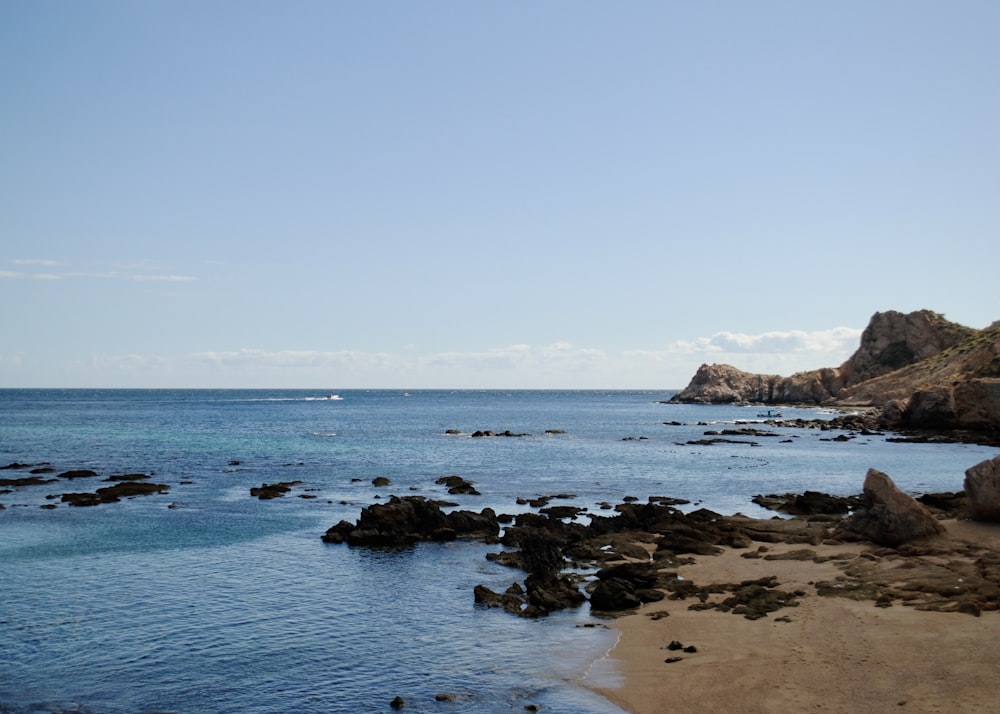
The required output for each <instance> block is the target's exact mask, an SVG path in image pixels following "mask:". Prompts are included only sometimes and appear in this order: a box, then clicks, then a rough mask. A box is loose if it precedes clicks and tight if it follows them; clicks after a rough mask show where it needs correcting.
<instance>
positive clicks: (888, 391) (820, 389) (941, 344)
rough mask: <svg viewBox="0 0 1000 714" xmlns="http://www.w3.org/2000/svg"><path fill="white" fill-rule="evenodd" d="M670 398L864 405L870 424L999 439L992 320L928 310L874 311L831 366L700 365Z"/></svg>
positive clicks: (997, 345)
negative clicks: (984, 323)
mask: <svg viewBox="0 0 1000 714" xmlns="http://www.w3.org/2000/svg"><path fill="white" fill-rule="evenodd" d="M671 401H673V402H683V403H703V404H725V403H735V402H740V403H759V404H765V405H793V404H809V405H822V406H827V407H837V408H844V409H861V410H869V411H870V413H871V415H872V419H871V425H872V426H873V427H875V428H884V429H894V430H901V429H902V430H932V431H935V432H940V433H948V434H950V435H952V436H953V437H955V438H969V439H971V440H976V441H980V442H988V443H1000V321H997V322H995V323H993V324H992V325H991V326H990V327H988V328H986V329H983V330H977V329H973V328H970V327H966V326H964V325H959V324H957V323H954V322H950V321H948V320H946V319H945V318H944V317H943V316H942V315H939V314H937V313H935V312H931V311H930V310H919V311H916V312H911V313H908V314H903V313H899V312H895V311H888V312H878V313H875V314H874V315H873V316H872V318H871V320H870V321H869V323H868V326H867V327H866V328H865V330H864V332H863V333H862V335H861V343H860V345H859V347H858V349H857V351H856V352H855V353H854V354H853V355H852V356H851V357H850V358H849V359H848V360H847V361H846V362H844V363H843V364H842V365H840V366H839V367H826V368H822V369H817V370H812V371H808V372H799V373H796V374H793V375H791V376H787V377H785V376H781V375H776V374H753V373H750V372H744V371H742V370H740V369H737V368H736V367H733V366H731V365H727V364H712V365H709V364H703V365H702V366H701V367H699V368H698V371H697V373H696V374H695V375H694V377H693V378H692V380H691V382H690V383H689V384H688V386H687V387H685V388H684V389H683V390H681V391H680V392H678V393H677V394H676V395H674V396H673V397H672V398H671Z"/></svg>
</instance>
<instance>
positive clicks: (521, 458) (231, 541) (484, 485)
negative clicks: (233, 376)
mask: <svg viewBox="0 0 1000 714" xmlns="http://www.w3.org/2000/svg"><path fill="white" fill-rule="evenodd" d="M324 396H326V394H325V393H322V392H307V391H266V390H254V391H239V390H224V391H213V390H148V391H146V390H126V391H103V390H97V391H94V390H68V391H61V390H0V462H2V463H10V462H13V461H18V462H22V463H38V462H50V463H51V464H52V466H53V467H54V468H56V469H57V470H58V471H62V470H66V469H70V468H91V469H94V470H96V471H98V472H99V474H100V475H101V477H106V476H109V475H112V474H116V473H126V472H144V473H153V474H154V477H153V480H154V481H156V482H158V483H166V484H169V485H170V486H171V489H170V492H169V493H167V494H163V495H155V496H145V497H140V498H135V499H130V500H126V501H123V502H121V503H116V504H106V505H102V506H98V507H93V508H73V507H69V506H66V505H64V504H59V505H58V507H57V508H55V509H53V510H48V509H42V508H40V506H42V505H45V504H52V503H57V504H58V501H53V500H52V499H48V498H46V496H49V495H51V494H53V493H61V492H64V491H75V490H80V491H83V490H93V489H94V488H96V487H98V486H101V485H106V484H102V483H99V482H98V480H97V479H81V480H75V481H73V482H72V483H71V484H67V483H65V482H63V483H58V484H51V485H41V486H30V487H24V488H18V489H13V490H11V491H10V492H8V493H2V494H0V503H2V504H4V506H5V509H4V510H2V511H0V593H2V596H3V599H2V603H3V604H2V608H0V662H3V663H4V666H3V667H2V668H0V711H9V712H25V711H86V712H108V713H110V714H119V713H121V714H125V713H131V712H141V711H154V710H156V711H173V712H340V711H343V712H378V711H391V709H390V707H389V702H390V701H391V700H392V698H393V697H395V696H397V695H399V696H402V697H403V698H404V699H405V700H406V701H407V703H408V707H407V710H409V711H442V712H443V711H463V712H504V711H523V708H524V706H525V704H528V703H534V704H538V705H539V706H542V707H544V710H545V711H549V712H567V713H568V712H582V713H584V714H587V713H590V712H593V713H594V714H603V713H606V712H616V711H618V710H617V709H616V708H614V707H613V706H612V705H610V704H608V703H606V702H604V701H603V700H601V699H600V698H598V697H596V696H594V695H592V694H590V693H589V692H588V691H586V690H585V689H581V688H580V687H578V686H577V683H578V680H580V678H581V677H583V676H584V675H585V673H587V672H588V670H589V668H590V666H591V664H592V662H593V661H594V660H595V659H596V658H599V657H600V655H601V653H602V652H603V651H604V650H606V649H607V648H608V647H609V646H610V645H611V644H612V643H613V641H614V632H613V631H611V630H608V629H605V628H603V627H581V625H593V624H595V622H596V621H594V620H593V619H592V618H591V617H590V615H589V612H588V611H587V609H586V607H584V608H582V609H581V610H579V611H576V612H570V613H563V614H559V615H556V616H553V617H550V618H547V619H545V620H541V621H526V620H521V619H519V618H515V617H512V616H510V615H507V614H506V613H502V612H499V611H491V610H481V609H478V608H476V607H474V605H473V602H472V589H473V587H474V586H475V585H476V584H478V583H483V584H486V585H488V586H490V587H493V588H494V589H503V588H505V587H506V586H507V585H508V584H510V583H511V582H513V581H514V580H519V579H521V574H520V573H518V572H516V571H510V570H507V569H505V568H502V567H500V566H498V565H496V564H494V563H492V562H490V561H488V560H487V559H486V558H485V555H486V553H487V552H489V551H490V550H496V547H488V546H484V545H481V544H478V543H460V542H459V543H448V544H436V545H429V544H428V545H420V546H417V547H415V548H410V549H403V550H388V551H378V550H374V551H373V550H359V549H351V548H348V547H345V546H331V545H326V544H323V543H322V542H321V541H320V536H321V535H322V533H323V532H324V531H325V530H326V528H327V527H329V526H330V525H333V524H334V523H336V522H338V521H339V520H341V519H347V520H352V521H353V520H355V519H356V518H357V516H358V513H359V511H360V509H361V508H362V507H364V506H365V505H368V504H370V503H373V502H375V501H376V500H378V499H380V498H386V497H388V495H390V494H393V493H395V494H398V495H407V494H411V493H416V494H422V495H426V496H429V497H447V498H449V499H451V500H457V501H459V502H460V504H461V507H463V508H471V509H475V510H479V509H481V508H484V507H486V506H489V507H492V508H494V509H496V510H497V512H507V513H514V512H518V511H522V510H526V509H527V507H525V506H519V505H518V504H517V503H516V500H517V498H518V497H530V496H538V495H549V494H554V493H565V492H570V493H573V494H575V499H574V500H573V503H574V504H575V505H580V506H586V507H589V508H591V509H592V510H596V509H598V508H599V504H601V503H603V502H605V501H610V502H613V503H614V502H618V501H620V500H621V499H622V498H624V497H625V496H635V497H638V498H640V499H645V498H647V497H649V496H655V495H661V496H674V497H681V498H687V499H690V500H691V501H692V506H691V507H696V506H704V507H708V508H712V509H714V510H717V511H720V512H724V513H733V512H736V511H741V512H744V513H749V514H758V513H760V511H759V510H758V509H757V508H756V507H755V506H753V504H751V503H750V498H751V497H752V496H753V495H754V494H756V493H773V492H785V491H802V490H806V489H816V490H823V491H827V492H830V493H838V494H850V493H857V492H858V491H859V490H860V486H861V482H862V480H863V478H864V473H865V471H866V470H867V468H868V467H869V466H874V467H876V468H879V469H880V470H882V471H885V472H886V473H888V474H890V475H891V476H892V477H893V478H894V480H895V481H896V482H897V484H898V485H899V486H900V487H901V488H903V489H905V490H908V491H911V492H923V491H944V490H959V489H960V488H961V481H962V475H963V472H964V470H965V469H966V468H968V467H969V466H971V465H972V464H974V463H977V462H979V461H981V460H983V459H985V458H991V457H992V456H995V455H996V454H997V453H998V450H997V449H995V448H988V447H979V446H971V445H922V444H893V443H887V442H886V441H885V439H884V438H883V437H878V436H864V437H861V436H859V437H857V438H854V439H852V440H850V441H847V442H843V443H840V442H831V441H829V440H828V439H829V437H831V436H833V435H834V434H831V433H830V432H820V431H818V430H794V429H778V430H776V431H777V432H778V433H779V436H777V437H769V438H757V439H754V441H755V442H757V444H758V445H756V446H752V445H750V444H724V445H715V446H692V445H689V444H687V443H686V442H688V441H689V440H692V439H697V438H703V435H704V432H705V431H706V430H707V429H710V428H716V429H718V428H724V427H725V426H726V425H732V424H733V423H735V422H736V421H742V420H747V419H749V420H755V419H756V414H757V411H758V410H757V409H756V408H752V407H738V406H732V407H722V406H716V407H711V406H691V405H667V404H661V403H658V401H659V400H662V399H664V398H666V397H667V396H669V393H668V392H597V391H583V392H504V391H459V392H449V391H415V392H412V393H410V394H409V395H407V394H405V393H404V392H401V391H377V390H375V391H362V390H356V391H355V390H347V391H343V392H341V396H343V399H342V400H326V399H323V398H322V397H324ZM784 414H785V416H789V417H791V416H806V417H824V416H830V415H825V414H823V413H821V412H819V411H817V410H785V411H784ZM665 422H680V425H679V426H677V425H667V424H665ZM449 429H458V430H460V431H461V432H463V434H461V435H449V434H446V433H445V432H446V431H447V430H449ZM476 429H491V430H493V431H497V432H499V431H504V430H506V429H510V430H511V431H513V432H517V433H522V432H523V433H528V434H530V436H525V437H519V438H506V437H503V438H493V439H474V438H470V437H469V436H468V434H470V433H471V432H472V431H474V430H476ZM546 430H560V432H561V433H551V434H546V433H545V432H546ZM626 439H630V440H626ZM448 474H460V475H462V476H463V477H465V478H467V479H469V480H471V481H473V482H474V483H475V484H476V486H477V488H478V489H479V490H480V491H481V492H482V495H481V496H459V497H452V496H447V495H446V494H445V493H444V490H443V487H441V486H437V485H435V484H434V481H435V479H437V478H439V477H440V476H443V475H448ZM23 475H26V474H25V473H24V472H22V471H0V478H4V477H13V476H23ZM375 476H385V477H387V478H389V479H390V481H391V482H392V485H391V486H389V487H386V488H375V487H373V486H372V484H371V480H372V479H373V478H374V477H375ZM293 480H296V481H301V484H299V485H297V486H295V487H294V488H293V490H292V491H291V492H290V493H289V494H288V496H286V497H285V498H282V499H277V500H273V501H259V500H258V499H256V498H252V497H251V496H250V494H249V489H250V488H251V487H253V486H259V485H261V484H262V483H264V482H268V483H273V482H276V481H293ZM302 496H311V497H312V498H302ZM168 506H170V507H168ZM596 624H603V623H596ZM589 671H591V672H601V675H600V676H601V677H602V678H603V681H602V683H603V684H608V683H609V682H610V683H614V678H615V674H614V672H613V671H609V670H608V668H607V667H603V666H598V667H597V668H595V669H593V670H589ZM439 692H447V693H450V694H453V695H455V697H456V701H455V702H450V703H449V702H437V701H435V695H436V694H437V693H439Z"/></svg>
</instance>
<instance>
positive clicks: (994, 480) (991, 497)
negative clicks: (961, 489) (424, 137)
mask: <svg viewBox="0 0 1000 714" xmlns="http://www.w3.org/2000/svg"><path fill="white" fill-rule="evenodd" d="M965 495H966V498H967V501H966V504H967V506H966V507H967V508H968V510H969V518H971V519H972V520H974V521H1000V456H996V457H994V458H992V459H987V460H986V461H981V462H980V463H978V464H976V465H975V466H973V467H971V468H969V469H966V471H965Z"/></svg>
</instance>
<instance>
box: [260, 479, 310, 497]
mask: <svg viewBox="0 0 1000 714" xmlns="http://www.w3.org/2000/svg"><path fill="white" fill-rule="evenodd" d="M300 483H302V482H301V481H284V482H282V483H271V484H268V483H265V484H261V486H260V487H259V488H251V489H250V495H251V496H256V497H257V498H259V499H260V500H261V501H268V500H270V499H272V498H281V497H282V496H284V495H285V494H286V493H288V492H289V491H291V490H292V486H297V485H298V484H300Z"/></svg>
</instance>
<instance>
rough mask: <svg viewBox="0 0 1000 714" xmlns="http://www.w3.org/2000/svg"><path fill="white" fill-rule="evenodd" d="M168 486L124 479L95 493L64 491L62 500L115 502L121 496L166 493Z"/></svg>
mask: <svg viewBox="0 0 1000 714" xmlns="http://www.w3.org/2000/svg"><path fill="white" fill-rule="evenodd" d="M169 490H170V486H168V485H166V484H162V483H135V482H131V481H126V482H123V483H118V484H115V485H114V486H106V487H105V488H99V489H97V492H96V493H64V494H63V495H62V502H63V503H68V504H69V505H71V506H98V505H100V504H102V503H117V502H118V501H120V500H121V499H123V498H131V497H132V496H146V495H150V494H154V493H166V492H167V491H169Z"/></svg>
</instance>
